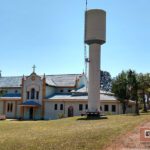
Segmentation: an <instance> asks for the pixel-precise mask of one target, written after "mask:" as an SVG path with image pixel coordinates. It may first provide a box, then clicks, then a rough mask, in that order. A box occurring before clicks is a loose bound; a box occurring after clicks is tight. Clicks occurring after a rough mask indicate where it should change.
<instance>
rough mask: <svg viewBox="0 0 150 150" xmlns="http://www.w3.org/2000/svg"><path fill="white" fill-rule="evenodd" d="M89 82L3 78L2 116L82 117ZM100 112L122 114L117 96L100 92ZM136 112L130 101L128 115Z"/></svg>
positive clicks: (66, 77)
mask: <svg viewBox="0 0 150 150" xmlns="http://www.w3.org/2000/svg"><path fill="white" fill-rule="evenodd" d="M86 87H87V79H86V76H85V75H84V73H83V74H61V75H43V76H40V75H37V74H36V73H35V70H33V72H32V73H31V74H30V75H29V76H10V77H3V76H0V115H5V116H6V118H14V119H23V120H41V119H44V120H50V119H58V118H63V117H72V116H80V115H81V114H82V113H85V112H86V111H87V110H88V94H87V93H88V92H87V88H86ZM100 104H101V106H100V110H101V112H102V113H105V114H121V113H122V105H121V103H120V102H119V101H118V100H117V99H116V97H115V96H114V95H113V94H112V93H110V92H105V91H100ZM134 111H135V103H134V102H133V101H130V102H129V104H128V106H127V112H128V113H132V112H134Z"/></svg>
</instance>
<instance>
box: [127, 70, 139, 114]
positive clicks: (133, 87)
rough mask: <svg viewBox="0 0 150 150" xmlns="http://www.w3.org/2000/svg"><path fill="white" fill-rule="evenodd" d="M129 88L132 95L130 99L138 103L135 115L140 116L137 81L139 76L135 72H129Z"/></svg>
mask: <svg viewBox="0 0 150 150" xmlns="http://www.w3.org/2000/svg"><path fill="white" fill-rule="evenodd" d="M127 80H128V83H127V86H128V92H129V95H130V99H132V100H134V101H135V102H136V109H135V113H136V114H137V115H139V104H138V81H137V74H136V72H135V71H132V70H129V71H128V72H127Z"/></svg>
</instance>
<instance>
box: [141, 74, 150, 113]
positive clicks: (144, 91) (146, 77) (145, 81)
mask: <svg viewBox="0 0 150 150" xmlns="http://www.w3.org/2000/svg"><path fill="white" fill-rule="evenodd" d="M138 82H139V91H140V97H141V98H142V101H143V104H144V109H143V110H144V111H145V112H147V106H146V95H147V96H148V91H149V90H148V89H149V88H150V74H149V73H147V74H142V73H140V74H139V75H138Z"/></svg>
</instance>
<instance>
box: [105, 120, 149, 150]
mask: <svg viewBox="0 0 150 150" xmlns="http://www.w3.org/2000/svg"><path fill="white" fill-rule="evenodd" d="M140 128H150V122H147V123H143V124H141V125H139V126H138V127H136V128H135V129H134V130H133V131H131V132H129V133H127V134H126V135H123V136H121V137H119V138H118V139H116V140H115V141H113V142H112V144H111V145H110V146H108V147H107V148H105V149H104V150H150V142H149V143H148V142H147V143H142V142H141V141H140Z"/></svg>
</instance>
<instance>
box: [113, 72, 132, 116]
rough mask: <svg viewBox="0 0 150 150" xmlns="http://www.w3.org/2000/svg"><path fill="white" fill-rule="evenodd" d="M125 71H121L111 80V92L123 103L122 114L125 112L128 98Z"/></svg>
mask: <svg viewBox="0 0 150 150" xmlns="http://www.w3.org/2000/svg"><path fill="white" fill-rule="evenodd" d="M127 83H128V81H127V72H124V71H122V72H121V73H120V74H119V75H118V76H117V77H116V78H114V79H113V81H112V92H113V93H114V94H115V96H116V97H117V98H118V99H119V100H120V102H121V103H122V104H123V107H122V108H123V114H125V113H126V104H127V100H128V99H129V94H128V92H127Z"/></svg>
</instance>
